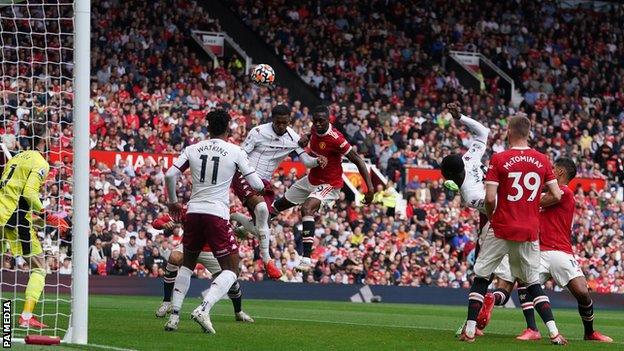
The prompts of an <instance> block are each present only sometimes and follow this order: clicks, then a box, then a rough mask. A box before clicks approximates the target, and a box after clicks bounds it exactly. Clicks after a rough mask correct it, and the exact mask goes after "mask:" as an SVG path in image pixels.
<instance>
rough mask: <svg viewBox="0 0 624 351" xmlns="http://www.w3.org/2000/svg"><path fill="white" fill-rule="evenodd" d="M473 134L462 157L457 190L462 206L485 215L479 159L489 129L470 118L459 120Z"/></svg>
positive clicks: (464, 117)
mask: <svg viewBox="0 0 624 351" xmlns="http://www.w3.org/2000/svg"><path fill="white" fill-rule="evenodd" d="M460 121H461V122H462V123H464V124H465V125H466V126H467V127H468V128H469V129H470V130H471V132H472V133H473V140H472V143H471V144H470V148H469V149H468V151H467V152H466V153H465V154H464V155H463V156H462V159H463V161H464V172H465V176H464V183H463V184H462V186H461V188H460V189H459V191H460V193H461V197H462V201H463V202H464V204H465V205H466V206H468V207H470V208H475V209H477V210H479V211H481V212H483V213H485V207H484V202H485V187H484V185H483V179H484V169H483V167H484V166H483V164H482V163H481V159H482V158H483V155H484V154H485V148H486V144H487V139H488V134H489V129H488V128H486V127H484V126H483V125H482V124H481V123H479V122H477V121H475V120H473V119H472V118H469V117H466V116H462V118H461V119H460Z"/></svg>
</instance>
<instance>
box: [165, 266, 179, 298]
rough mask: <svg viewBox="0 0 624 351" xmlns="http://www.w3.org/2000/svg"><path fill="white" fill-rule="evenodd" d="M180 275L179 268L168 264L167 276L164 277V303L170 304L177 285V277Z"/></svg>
mask: <svg viewBox="0 0 624 351" xmlns="http://www.w3.org/2000/svg"><path fill="white" fill-rule="evenodd" d="M177 275H178V266H176V265H173V264H171V263H167V267H166V268H165V276H164V277H163V301H164V302H170V301H171V294H172V293H173V285H174V284H175V279H176V276H177Z"/></svg>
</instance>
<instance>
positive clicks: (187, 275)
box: [171, 266, 193, 313]
mask: <svg viewBox="0 0 624 351" xmlns="http://www.w3.org/2000/svg"><path fill="white" fill-rule="evenodd" d="M191 275H193V271H191V270H190V269H188V267H184V266H182V267H180V269H179V270H178V276H177V277H176V279H175V284H174V285H173V295H171V304H172V305H173V312H174V313H178V312H180V310H181V309H182V302H184V298H185V297H186V293H187V292H188V289H189V286H191Z"/></svg>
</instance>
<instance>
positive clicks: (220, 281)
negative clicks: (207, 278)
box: [201, 270, 237, 312]
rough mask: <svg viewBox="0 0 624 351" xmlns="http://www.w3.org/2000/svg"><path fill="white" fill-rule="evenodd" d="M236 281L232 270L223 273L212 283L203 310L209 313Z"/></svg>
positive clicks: (205, 295) (206, 294) (205, 296)
mask: <svg viewBox="0 0 624 351" xmlns="http://www.w3.org/2000/svg"><path fill="white" fill-rule="evenodd" d="M236 279H237V278H236V274H234V272H232V271H230V270H223V271H221V274H219V276H218V277H216V278H215V280H213V281H212V284H211V285H210V289H208V292H206V293H205V294H204V302H202V304H201V306H202V308H203V310H204V311H208V312H209V311H210V309H211V308H212V306H214V304H216V303H217V302H218V301H219V300H220V299H221V298H222V297H223V296H224V295H225V294H227V293H228V291H229V290H230V288H231V287H232V285H233V284H234V283H235V282H236Z"/></svg>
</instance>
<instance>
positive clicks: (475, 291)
mask: <svg viewBox="0 0 624 351" xmlns="http://www.w3.org/2000/svg"><path fill="white" fill-rule="evenodd" d="M489 284H490V282H489V281H488V280H487V279H485V278H479V277H475V279H474V282H473V283H472V286H471V287H470V294H468V320H469V321H476V320H477V316H478V315H479V312H480V311H481V307H483V298H484V296H485V293H486V292H487V287H488V285H489Z"/></svg>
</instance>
